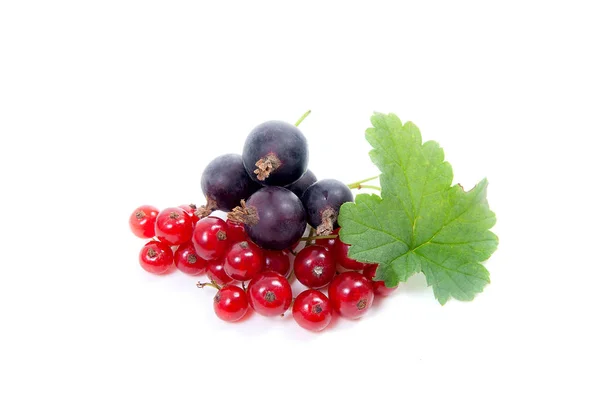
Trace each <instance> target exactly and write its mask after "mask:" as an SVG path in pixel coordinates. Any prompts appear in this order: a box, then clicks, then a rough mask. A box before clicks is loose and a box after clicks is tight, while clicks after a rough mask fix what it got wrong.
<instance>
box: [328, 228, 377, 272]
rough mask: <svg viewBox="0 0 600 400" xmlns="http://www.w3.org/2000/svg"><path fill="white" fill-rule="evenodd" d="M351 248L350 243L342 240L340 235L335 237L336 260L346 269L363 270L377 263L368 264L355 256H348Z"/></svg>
mask: <svg viewBox="0 0 600 400" xmlns="http://www.w3.org/2000/svg"><path fill="white" fill-rule="evenodd" d="M349 249H350V245H348V244H346V243H344V242H342V241H341V240H340V237H339V236H338V237H337V238H336V239H335V245H334V246H333V252H334V255H335V259H336V261H337V262H338V263H339V264H340V265H341V266H342V267H344V268H346V269H353V270H363V269H365V268H367V267H372V266H373V265H377V264H368V263H363V262H360V261H356V260H355V259H353V258H350V257H348V250H349Z"/></svg>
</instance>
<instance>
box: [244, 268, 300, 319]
mask: <svg viewBox="0 0 600 400" xmlns="http://www.w3.org/2000/svg"><path fill="white" fill-rule="evenodd" d="M248 301H249V303H250V307H252V309H254V311H256V312H257V313H259V314H260V315H264V316H267V317H272V316H275V315H281V314H283V313H284V312H285V310H287V309H288V308H289V307H290V304H291V303H292V287H291V286H290V283H289V282H288V281H287V279H285V277H284V276H283V275H281V274H279V273H277V272H274V271H265V272H262V273H261V274H259V275H258V276H256V277H255V278H254V279H252V280H251V281H250V284H249V285H248Z"/></svg>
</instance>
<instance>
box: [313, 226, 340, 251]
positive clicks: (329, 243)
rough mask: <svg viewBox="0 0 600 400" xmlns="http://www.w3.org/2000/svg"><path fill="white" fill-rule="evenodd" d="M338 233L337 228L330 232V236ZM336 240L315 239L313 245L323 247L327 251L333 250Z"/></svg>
mask: <svg viewBox="0 0 600 400" xmlns="http://www.w3.org/2000/svg"><path fill="white" fill-rule="evenodd" d="M339 232H340V228H337V229H336V230H334V231H333V232H331V234H332V235H337V234H338V233H339ZM336 239H337V238H332V239H317V240H315V244H318V245H319V246H323V247H325V248H326V249H327V250H333V246H334V245H335V240H336Z"/></svg>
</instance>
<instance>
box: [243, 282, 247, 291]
mask: <svg viewBox="0 0 600 400" xmlns="http://www.w3.org/2000/svg"><path fill="white" fill-rule="evenodd" d="M242 289H243V290H244V292H245V291H246V283H245V282H244V281H242Z"/></svg>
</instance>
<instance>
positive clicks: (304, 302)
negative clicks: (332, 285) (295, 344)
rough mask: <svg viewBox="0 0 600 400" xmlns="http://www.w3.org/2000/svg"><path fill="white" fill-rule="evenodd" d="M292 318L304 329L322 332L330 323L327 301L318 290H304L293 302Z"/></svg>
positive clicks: (329, 308)
mask: <svg viewBox="0 0 600 400" xmlns="http://www.w3.org/2000/svg"><path fill="white" fill-rule="evenodd" d="M292 316H293V317H294V319H295V320H296V322H297V323H298V325H300V326H301V327H303V328H304V329H308V330H309V331H315V332H318V331H322V330H323V329H325V328H326V327H327V325H329V323H330V322H331V306H330V304H329V299H328V298H327V296H325V295H324V294H323V293H321V292H319V291H318V290H314V289H308V290H305V291H304V292H302V293H300V294H299V295H298V297H296V300H294V305H293V306H292Z"/></svg>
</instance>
